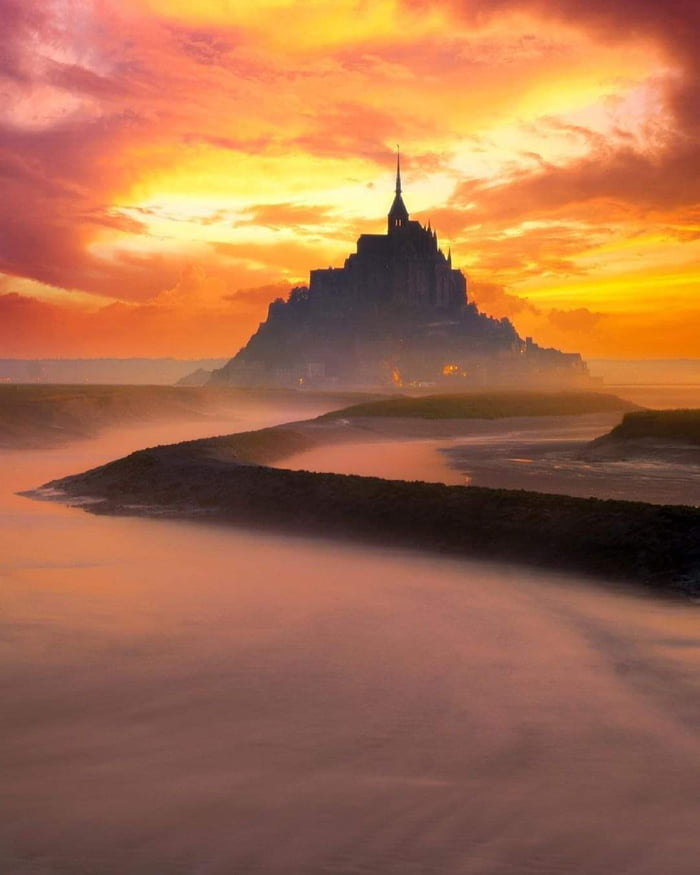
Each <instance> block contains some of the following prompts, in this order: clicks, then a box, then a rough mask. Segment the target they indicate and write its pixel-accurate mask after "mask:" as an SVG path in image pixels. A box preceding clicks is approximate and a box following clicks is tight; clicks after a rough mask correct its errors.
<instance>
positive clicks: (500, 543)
mask: <svg viewBox="0 0 700 875" xmlns="http://www.w3.org/2000/svg"><path fill="white" fill-rule="evenodd" d="M225 442H226V439H224V438H219V439H214V440H211V439H210V440H204V441H194V442H188V443H184V444H176V445H172V446H163V447H156V448H152V449H146V450H139V451H138V452H136V453H132V454H131V455H130V456H127V457H125V458H123V459H118V460H117V461H115V462H110V463H109V464H107V465H103V466H101V467H99V468H95V469H93V470H91V471H87V472H85V473H83V474H77V475H72V476H69V477H65V478H62V479H60V480H54V481H51V482H50V483H48V484H46V485H45V486H44V487H41V488H40V489H38V490H33V491H30V492H24V493H22V494H23V495H26V496H28V497H31V498H39V499H51V500H57V501H61V502H63V503H66V504H72V505H78V506H83V507H84V509H85V510H88V511H89V512H91V513H97V514H119V515H134V516H154V515H157V516H161V517H169V518H181V519H198V520H212V521H217V522H229V523H232V524H238V525H245V526H255V527H261V528H267V529H270V528H272V529H276V530H284V531H287V532H295V533H301V534H304V535H307V536H308V535H311V536H313V535H326V536H329V535H330V536H342V537H352V538H359V539H362V540H365V541H370V542H373V543H381V544H384V545H389V546H403V547H405V546H409V547H419V548H423V549H429V550H437V551H440V552H443V553H449V554H452V555H463V556H470V557H473V558H478V559H495V560H499V561H506V562H518V563H525V564H527V565H535V566H539V567H543V568H548V569H552V570H558V571H569V572H578V573H585V574H589V575H592V576H596V577H603V578H606V579H608V580H615V581H620V582H623V581H626V582H630V583H636V584H641V585H643V586H645V587H648V588H651V589H653V590H655V591H656V592H659V593H666V594H669V595H670V594H673V593H676V594H679V593H682V594H685V595H687V596H690V597H699V596H700V508H694V507H686V506H678V505H652V504H645V503H641V502H630V501H617V500H601V499H594V498H573V497H569V496H564V495H552V494H546V493H536V492H526V491H524V490H505V489H487V488H483V487H463V486H446V485H443V484H439V483H423V482H408V481H401V480H399V481H397V480H383V479H381V478H377V477H360V476H356V475H342V474H315V473H310V472H307V471H290V470H286V469H283V468H270V467H265V466H261V465H260V464H241V463H240V460H239V461H238V462H237V461H236V460H235V459H234V458H229V459H227V460H222V459H221V458H220V457H217V456H216V455H215V454H213V453H212V452H211V451H212V448H216V447H217V445H218V446H220V445H222V444H224V443H225Z"/></svg>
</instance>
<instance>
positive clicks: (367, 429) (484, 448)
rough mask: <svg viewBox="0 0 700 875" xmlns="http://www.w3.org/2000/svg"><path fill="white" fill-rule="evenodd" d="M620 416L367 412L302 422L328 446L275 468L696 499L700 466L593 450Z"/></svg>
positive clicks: (699, 499) (688, 460)
mask: <svg viewBox="0 0 700 875" xmlns="http://www.w3.org/2000/svg"><path fill="white" fill-rule="evenodd" d="M620 419H621V414H619V413H612V414H611V413H603V414H587V415H583V416H552V417H544V416H542V417H510V418H507V419H498V420H473V419H472V420H421V419H408V418H400V417H392V418H380V417H364V418H356V419H353V420H341V421H340V422H336V421H334V420H331V421H330V422H322V423H313V422H312V423H308V424H304V423H302V424H297V427H301V428H302V430H304V429H306V433H308V434H312V435H313V436H314V437H316V438H318V439H319V440H320V441H322V442H323V443H322V445H320V446H318V447H316V448H314V449H311V450H307V451H305V452H303V453H296V454H293V455H290V456H288V457H286V458H285V459H283V460H282V461H280V462H278V463H277V467H284V468H291V469H293V470H307V471H317V472H327V473H337V474H362V475H366V476H376V477H386V478H396V479H403V480H427V481H429V482H439V483H447V484H448V485H460V484H462V485H472V486H487V487H491V488H497V489H498V488H503V489H527V490H532V491H536V492H550V493H555V494H562V495H574V496H579V497H581V498H589V497H595V498H617V499H626V500H632V501H646V502H651V503H653V504H689V505H693V506H698V505H700V463H693V461H692V458H693V457H692V456H691V457H685V458H679V459H677V460H670V461H669V460H664V459H657V460H654V459H633V460H631V461H624V460H623V461H617V460H606V459H593V458H590V457H589V456H587V454H586V452H585V451H586V448H587V446H588V444H589V442H590V441H592V440H594V439H595V438H597V437H599V436H600V435H601V434H604V433H606V432H607V431H609V430H610V428H612V427H613V426H614V425H616V424H617V423H618V422H619V421H620Z"/></svg>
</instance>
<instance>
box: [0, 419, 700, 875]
mask: <svg viewBox="0 0 700 875" xmlns="http://www.w3.org/2000/svg"><path fill="white" fill-rule="evenodd" d="M308 415H309V411H308V408H306V409H305V410H304V412H303V413H300V414H299V416H298V418H302V417H305V416H308ZM287 418H289V419H291V418H293V416H287ZM272 421H275V414H274V411H271V410H263V409H261V410H260V411H259V412H258V413H256V414H255V415H254V416H253V417H252V418H251V419H250V420H248V421H246V422H244V423H240V424H237V425H236V430H242V429H244V428H256V427H259V426H260V425H264V424H270V423H271V422H272ZM215 425H216V424H209V425H207V426H203V425H202V424H201V423H200V424H198V425H188V426H183V425H180V426H177V427H176V428H175V427H172V428H166V427H160V428H158V429H155V428H150V429H147V430H146V429H139V430H133V431H130V432H112V433H109V434H106V435H105V436H103V437H102V438H99V439H97V440H95V441H90V442H85V443H83V444H73V445H70V446H68V447H66V448H63V449H60V450H52V451H42V452H38V451H34V452H6V453H2V454H0V466H2V480H1V481H0V522H1V525H0V581H1V584H2V615H1V617H0V651H1V652H2V660H0V690H1V691H2V703H3V709H2V710H3V718H2V721H0V758H1V760H2V761H1V762H0V772H1V773H2V776H3V779H2V782H1V784H0V794H1V800H2V801H1V803H0V805H1V809H0V872H1V873H5V872H7V873H13V875H14V873H17V875H28V873H32V875H38V873H41V875H66V873H80V875H83V873H85V875H87V873H90V875H95V873H97V875H101V873H109V875H115V873H120V875H122V873H127V875H131V873H135V875H158V873H165V875H170V873H192V875H229V873H236V875H237V873H275V875H276V873H294V875H296V873H305V875H306V873H309V875H315V873H343V875H350V873H353V875H358V873H363V875H369V873H391V875H399V873H401V875H405V873H416V875H418V873H420V875H424V873H436V875H437V873H441V875H442V873H448V875H450V873H460V875H462V873H467V875H469V873H480V875H482V873H483V875H487V873H488V875H493V873H504V875H506V873H507V875H513V873H532V875H541V873H547V875H549V873H572V872H574V873H582V875H584V873H585V875H598V873H600V875H603V873H606V875H609V873H615V875H618V873H635V875H638V873H642V875H645V873H648V875H660V873H672V875H686V873H687V875H691V873H692V875H695V873H696V872H697V869H698V866H697V860H698V853H699V852H700V839H699V838H698V828H697V823H698V814H699V813H700V811H699V804H698V802H699V793H698V788H699V787H700V741H699V739H698V732H697V729H698V720H699V718H700V671H699V669H700V614H698V608H697V607H696V606H694V605H692V604H689V603H685V602H663V601H658V600H654V599H650V598H647V597H645V596H643V595H641V594H638V593H636V592H629V591H617V590H615V589H607V588H605V587H601V586H600V585H598V584H593V583H591V582H589V581H586V580H584V579H579V578H575V577H572V576H565V575H556V574H551V573H544V572H542V573H539V572H537V571H534V570H532V569H528V570H524V569H521V568H517V567H513V566H505V565H499V564H497V563H479V562H468V561H463V560H454V559H445V558H441V557H436V556H434V555H429V554H422V553H419V552H415V553H412V552H410V551H399V550H389V549H386V550H383V549H379V548H369V547H362V546H357V545H351V544H348V543H343V542H333V541H329V540H321V539H319V540H313V539H304V538H299V537H282V536H278V535H271V534H268V533H256V532H252V531H245V530H241V529H235V528H226V527H223V526H217V525H204V524H195V523H185V522H173V521H161V520H154V519H138V518H111V517H96V516H92V515H90V514H87V513H85V512H83V511H81V510H79V509H70V508H64V507H62V506H60V505H58V504H52V503H42V502H35V501H29V500H27V499H25V498H21V497H19V496H16V495H14V492H15V491H16V490H18V489H25V488H31V487H34V486H37V485H38V484H40V483H43V482H45V481H46V480H48V479H50V478H52V477H57V476H60V475H63V474H67V473H70V472H75V471H79V470H84V469H85V468H87V467H90V466H92V465H95V464H99V463H101V462H103V461H106V460H108V459H111V458H115V457H116V456H118V455H123V454H124V453H126V452H128V451H131V450H133V449H136V448H139V447H142V446H145V445H147V444H153V443H163V442H171V441H175V440H182V439H184V438H188V437H195V436H198V435H203V434H205V433H214V432H216V431H231V430H232V429H231V422H230V421H229V422H227V423H222V424H221V427H220V428H216V427H214V426H215ZM435 458H436V465H444V462H443V461H442V460H441V459H440V458H439V457H438V456H437V455H436V456H435ZM421 459H423V460H425V459H427V456H426V455H422V456H421ZM426 464H427V463H426ZM397 476H398V474H397Z"/></svg>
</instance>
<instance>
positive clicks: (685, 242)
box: [0, 0, 700, 355]
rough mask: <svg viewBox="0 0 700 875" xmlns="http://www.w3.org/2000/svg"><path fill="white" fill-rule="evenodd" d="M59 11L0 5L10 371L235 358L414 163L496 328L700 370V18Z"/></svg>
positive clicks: (413, 203) (276, 5) (19, 1)
mask: <svg viewBox="0 0 700 875" xmlns="http://www.w3.org/2000/svg"><path fill="white" fill-rule="evenodd" d="M63 5H64V4H62V3H61V2H58V0H47V2H46V3H42V4H33V3H27V2H24V0H0V20H2V22H3V41H2V43H3V44H2V47H1V49H0V79H1V84H2V87H1V88H0V109H1V110H2V114H1V116H0V117H1V118H2V121H0V184H2V190H3V198H2V199H1V200H0V228H2V234H1V235H0V272H2V273H3V274H4V275H5V276H7V277H11V278H12V280H11V282H10V284H9V285H7V284H6V285H5V288H4V296H3V298H2V312H3V314H4V315H5V316H6V323H5V324H6V325H14V326H15V329H16V333H15V335H12V334H11V332H10V329H9V328H3V329H0V330H3V331H4V332H5V334H4V335H3V340H4V342H6V343H9V344H10V345H11V348H12V349H15V350H18V352H17V353H16V354H18V355H19V354H22V353H21V350H22V349H26V350H30V349H31V350H32V353H31V354H33V355H39V354H41V352H40V349H41V347H42V344H44V345H46V347H47V350H48V348H49V347H50V348H51V349H52V350H54V351H55V350H56V349H58V348H60V349H62V350H65V353H64V354H66V355H69V354H73V353H77V351H82V354H87V352H86V351H87V350H88V349H94V350H96V351H97V352H99V351H101V350H105V349H106V348H107V347H109V349H111V350H115V351H116V352H112V353H110V354H117V353H118V351H119V348H121V349H122V350H123V351H124V353H127V352H129V353H132V352H135V351H136V350H137V349H138V351H139V352H140V353H143V354H149V352H150V353H151V354H156V352H158V351H166V350H167V354H193V355H194V354H197V355H199V354H202V355H216V354H224V355H225V354H227V353H229V352H233V351H235V347H236V344H237V343H239V342H243V341H244V340H245V339H246V332H247V331H250V330H252V329H253V328H254V327H255V325H256V324H257V322H256V320H259V319H260V318H262V317H263V316H264V310H265V303H266V302H265V301H263V298H264V297H265V296H266V295H267V291H266V290H267V289H270V294H272V296H273V297H274V296H275V293H274V292H273V289H275V288H278V287H277V285H276V284H277V283H278V282H280V281H282V282H283V283H284V282H287V281H292V282H293V281H294V280H295V279H303V278H305V277H306V275H307V273H308V270H309V269H311V268H313V267H318V266H324V265H325V264H338V263H341V262H342V259H343V257H344V256H345V255H346V254H347V253H348V251H349V250H351V249H352V247H353V244H354V239H355V238H356V236H357V235H358V234H359V233H360V232H362V231H366V230H369V231H376V230H380V229H381V227H382V225H383V221H384V214H385V212H386V209H387V207H388V204H389V201H390V194H391V192H390V190H391V165H392V161H393V157H392V149H393V144H394V143H395V142H396V141H397V140H399V141H401V142H402V144H404V147H405V151H406V152H407V154H406V158H405V188H406V200H407V203H408V206H409V209H412V212H413V213H414V214H415V215H416V216H418V217H419V218H421V219H424V220H427V219H428V218H430V219H431V221H432V224H433V226H434V227H436V228H437V230H438V232H439V233H440V235H441V237H442V239H443V240H444V242H445V245H448V244H451V245H452V250H453V256H454V259H455V262H456V263H457V264H458V265H461V266H463V267H464V268H465V269H466V270H467V271H468V272H469V274H470V276H471V278H472V288H473V289H474V290H475V297H477V299H478V300H480V301H481V305H482V307H483V308H484V309H485V310H487V311H488V310H489V307H493V308H494V309H493V312H494V313H495V314H496V315H511V314H510V312H506V311H508V308H511V309H512V311H513V317H514V319H515V320H516V324H517V325H518V327H519V328H520V330H521V331H523V332H525V333H532V334H534V335H535V337H536V339H537V340H538V341H541V342H544V343H551V342H555V341H556V340H558V341H559V342H562V343H564V342H566V343H567V345H568V344H570V343H571V342H574V343H580V344H582V346H581V348H582V349H583V350H584V351H588V352H589V353H590V352H591V351H595V350H596V349H599V350H601V351H602V350H603V349H605V350H614V349H617V350H618V351H622V350H623V349H625V348H627V347H632V346H635V345H636V346H638V347H639V348H640V349H641V348H642V347H643V345H644V343H648V344H649V345H650V349H652V350H657V349H661V348H662V347H663V348H664V349H671V348H673V346H674V338H675V340H676V341H677V343H676V347H677V348H676V350H675V352H676V353H678V354H697V341H696V340H694V339H693V337H692V332H690V331H689V330H688V329H687V326H688V325H690V326H695V329H696V331H697V332H700V324H698V321H697V308H696V304H695V301H696V295H697V279H698V277H697V270H696V268H693V266H692V262H693V259H694V257H695V256H696V255H697V253H698V245H699V244H698V240H699V239H700V208H699V207H698V203H700V182H699V181H698V174H697V167H698V166H699V165H700V88H699V86H698V83H699V82H700V60H699V57H698V54H697V50H696V47H695V34H696V33H697V31H698V26H699V25H700V7H698V4H697V3H696V2H695V0H675V2H674V3H673V5H672V9H671V7H667V6H664V4H661V3H659V2H658V0H636V2H632V0H605V2H604V0H590V2H586V3H581V2H579V0H459V2H457V0H442V2H439V3H434V2H430V3H429V2H427V0H376V2H374V3H369V4H368V3H360V4H359V6H358V2H357V0H342V2H340V3H337V2H331V0H321V2H318V3H313V4H309V3H302V2H301V0H274V2H267V0H263V2H261V3H258V4H254V5H250V4H248V5H246V4H240V3H239V4H235V3H234V4H222V3H220V2H218V0H201V2H199V3H197V4H192V3H190V2H185V0H173V2H170V0H168V2H166V0H123V2H119V3H117V2H116V0H103V2H100V3H99V4H98V3H94V4H92V3H88V4H77V5H75V4H74V5H73V6H71V10H72V13H71V18H70V20H69V19H68V17H67V16H66V15H65V14H64V11H65V10H63ZM360 7H361V11H362V12H363V14H362V15H360V14H358V9H359V8H360ZM623 48H624V51H622V49H623ZM192 264H195V265H200V266H201V269H202V270H203V271H204V272H203V273H201V272H198V271H197V270H195V271H194V272H192V270H190V269H189V268H188V265H192ZM23 283H40V284H42V292H41V299H38V298H33V297H32V296H31V294H28V293H27V287H26V286H25V285H23ZM284 287H285V286H282V288H284ZM489 287H490V288H491V289H492V291H491V293H489V292H488V291H487V290H488V288H489ZM498 288H500V289H502V290H503V289H507V291H501V292H500V293H497V292H495V291H493V290H494V289H498ZM640 288H643V291H642V292H639V293H638V290H639V289H640ZM240 289H263V290H264V291H261V292H250V293H244V292H240V291H237V290H240ZM30 290H31V286H30ZM85 293H87V294H88V295H92V296H93V297H94V303H92V304H89V303H86V299H85ZM489 294H490V298H489ZM499 294H500V298H499ZM70 295H72V296H73V299H74V303H73V304H70V305H69V303H68V296H70ZM655 295H656V297H657V298H661V297H662V296H665V297H664V298H663V299H664V300H665V301H666V308H665V311H664V313H663V318H661V317H659V315H658V314H657V313H655V312H654V311H653V308H652V306H651V303H652V302H653V299H654V296H655ZM479 296H481V298H480V297H479ZM258 299H259V301H258ZM246 301H247V303H246ZM518 301H520V302H524V303H523V304H518V303H517V302H518ZM671 302H672V303H671ZM246 308H247V309H246ZM518 308H519V309H518ZM635 308H636V309H635ZM669 309H670V311H671V312H668V311H669ZM657 317H658V318H657ZM518 320H520V321H518ZM655 325H656V327H657V330H654V326H655ZM631 326H634V330H633V331H632V330H631ZM199 332H201V336H198V337H196V338H195V337H194V336H193V335H194V334H195V333H199ZM538 332H539V333H538ZM616 332H617V334H616ZM662 332H666V333H665V334H664V333H662ZM227 338H230V339H231V343H230V345H229V343H228V340H227ZM234 338H235V339H234ZM616 338H617V340H618V341H619V343H618V344H617V346H616ZM149 343H150V344H151V346H150V349H149V348H147V347H148V344H149ZM22 344H24V346H23V345H22ZM213 344H215V345H216V349H214V348H213V347H212V346H211V345H213ZM224 347H225V348H224ZM46 354H48V351H47V353H46ZM52 354H56V353H55V352H54V353H52ZM601 354H602V352H601ZM605 354H608V353H605ZM613 354H614V353H613Z"/></svg>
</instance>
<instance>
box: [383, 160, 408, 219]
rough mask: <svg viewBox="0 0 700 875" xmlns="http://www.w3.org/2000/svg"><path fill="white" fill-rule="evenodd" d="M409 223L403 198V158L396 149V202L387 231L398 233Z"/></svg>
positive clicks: (390, 211)
mask: <svg viewBox="0 0 700 875" xmlns="http://www.w3.org/2000/svg"><path fill="white" fill-rule="evenodd" d="M407 223H408V210H407V209H406V204H405V203H404V202H403V198H402V197H401V156H400V154H399V147H398V146H397V147H396V195H395V197H394V202H393V204H392V205H391V209H390V210H389V216H388V223H387V231H388V233H389V234H392V233H393V232H395V231H397V230H398V229H399V228H405V227H406V225H407Z"/></svg>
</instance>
